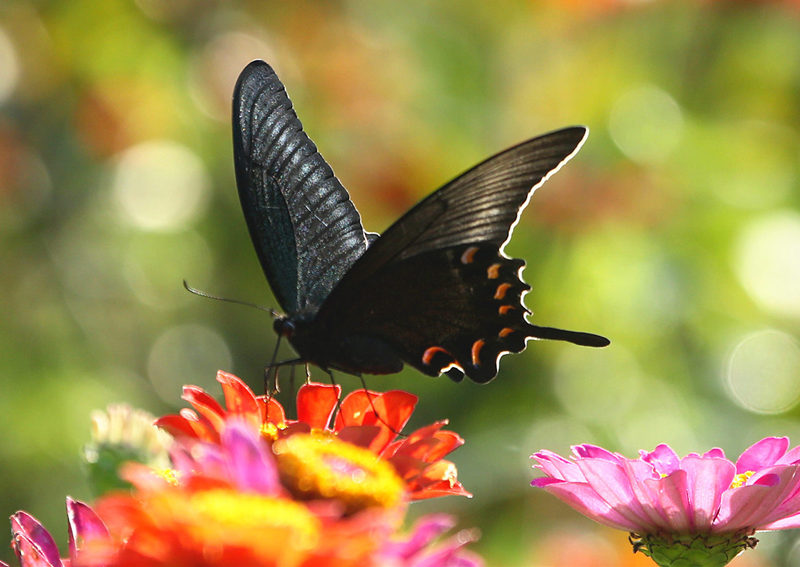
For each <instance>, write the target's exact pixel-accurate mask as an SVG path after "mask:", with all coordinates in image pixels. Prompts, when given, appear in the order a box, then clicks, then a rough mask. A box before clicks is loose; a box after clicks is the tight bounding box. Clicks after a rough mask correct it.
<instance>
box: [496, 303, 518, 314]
mask: <svg viewBox="0 0 800 567" xmlns="http://www.w3.org/2000/svg"><path fill="white" fill-rule="evenodd" d="M512 309H514V306H513V305H501V306H500V307H499V308H498V310H497V312H498V313H499V314H500V315H507V314H508V312H509V311H511V310H512Z"/></svg>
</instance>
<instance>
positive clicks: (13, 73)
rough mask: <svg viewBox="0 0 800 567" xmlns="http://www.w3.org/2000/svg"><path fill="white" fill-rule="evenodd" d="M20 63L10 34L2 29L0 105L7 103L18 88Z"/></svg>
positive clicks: (0, 29) (0, 44)
mask: <svg viewBox="0 0 800 567" xmlns="http://www.w3.org/2000/svg"><path fill="white" fill-rule="evenodd" d="M18 80H19V63H18V61H17V53H16V51H15V50H14V44H13V43H11V39H10V38H9V37H8V34H6V32H5V31H4V30H3V29H2V28H0V103H2V102H4V101H6V100H7V99H8V98H9V97H10V96H11V94H12V93H13V92H14V89H15V88H16V86H17V81H18Z"/></svg>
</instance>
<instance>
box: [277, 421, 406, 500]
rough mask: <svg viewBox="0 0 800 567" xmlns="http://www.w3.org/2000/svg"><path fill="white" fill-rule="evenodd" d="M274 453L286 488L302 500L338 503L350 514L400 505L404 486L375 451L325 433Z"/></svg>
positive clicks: (283, 444) (295, 439)
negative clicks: (337, 501)
mask: <svg viewBox="0 0 800 567" xmlns="http://www.w3.org/2000/svg"><path fill="white" fill-rule="evenodd" d="M273 451H274V453H275V456H276V457H277V461H278V470H279V471H280V475H281V479H282V480H283V482H284V484H285V485H286V486H287V487H289V489H290V490H291V491H292V492H293V493H294V494H295V495H296V496H297V497H299V498H306V499H316V498H323V499H335V500H339V501H341V502H342V503H343V504H344V505H345V509H346V511H347V512H348V513H352V512H356V511H358V510H362V509H364V508H369V507H374V506H377V507H381V508H391V507H393V506H396V505H397V504H398V503H400V501H401V499H402V497H403V495H404V493H405V483H404V482H403V481H402V479H401V478H400V477H398V476H397V473H396V472H395V470H394V468H393V467H392V466H391V465H390V464H389V463H387V462H386V461H382V460H380V458H378V456H377V455H375V453H373V452H372V451H369V450H367V449H362V448H361V447H357V446H355V445H352V444H351V443H346V442H344V441H340V440H339V439H337V438H336V437H335V436H333V435H330V434H326V432H313V433H310V434H298V435H292V436H290V437H287V438H285V439H281V440H280V441H277V442H276V443H275V445H274V446H273Z"/></svg>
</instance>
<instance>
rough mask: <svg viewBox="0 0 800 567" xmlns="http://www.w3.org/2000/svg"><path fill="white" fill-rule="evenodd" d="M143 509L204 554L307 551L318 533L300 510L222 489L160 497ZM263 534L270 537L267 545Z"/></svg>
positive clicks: (315, 521)
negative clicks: (223, 549) (286, 549)
mask: <svg viewBox="0 0 800 567" xmlns="http://www.w3.org/2000/svg"><path fill="white" fill-rule="evenodd" d="M147 509H148V512H149V513H150V514H151V516H152V517H153V519H154V521H155V522H156V523H158V524H161V525H164V526H165V525H169V524H172V525H180V526H182V528H181V530H182V531H184V532H185V533H187V534H189V535H191V537H192V539H193V540H194V541H195V542H197V544H198V545H202V546H203V547H204V548H207V549H214V548H221V547H224V546H242V547H245V548H252V547H260V548H263V550H264V551H265V552H269V551H270V550H269V548H280V547H281V546H288V547H290V548H292V549H294V550H295V551H300V550H307V549H311V548H313V547H314V546H315V545H317V542H318V540H319V535H320V531H321V525H320V521H319V520H318V519H317V518H316V517H315V516H314V515H313V514H312V513H311V512H309V511H308V509H307V508H306V507H305V506H303V505H302V504H298V503H297V502H293V501H291V500H288V499H284V498H274V497H270V496H263V495H261V494H254V493H244V492H237V491H234V490H230V489H224V488H219V489H211V490H203V491H198V492H189V493H187V492H184V491H169V492H166V493H161V494H160V495H159V496H157V497H156V498H153V499H151V500H150V501H149V502H148V506H147ZM265 534H270V535H269V538H268V539H265ZM273 551H274V549H273Z"/></svg>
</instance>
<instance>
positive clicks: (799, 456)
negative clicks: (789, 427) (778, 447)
mask: <svg viewBox="0 0 800 567" xmlns="http://www.w3.org/2000/svg"><path fill="white" fill-rule="evenodd" d="M798 462H800V447H795V448H794V449H792V450H790V451H788V452H787V453H786V454H785V455H784V456H783V457H781V458H780V459H778V460H777V462H776V463H775V464H776V465H794V464H797V463H798Z"/></svg>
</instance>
